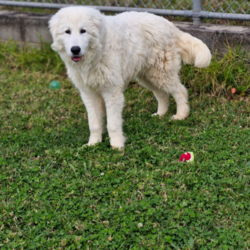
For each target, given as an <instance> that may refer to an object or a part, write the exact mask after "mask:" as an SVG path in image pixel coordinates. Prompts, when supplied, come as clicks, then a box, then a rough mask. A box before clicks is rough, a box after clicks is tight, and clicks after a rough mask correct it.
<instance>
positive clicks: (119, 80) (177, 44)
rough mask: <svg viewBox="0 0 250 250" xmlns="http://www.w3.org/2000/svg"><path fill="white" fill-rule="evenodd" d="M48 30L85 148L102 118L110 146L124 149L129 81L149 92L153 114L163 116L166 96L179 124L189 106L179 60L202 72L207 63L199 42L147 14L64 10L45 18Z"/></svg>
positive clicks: (96, 139) (98, 133)
mask: <svg viewBox="0 0 250 250" xmlns="http://www.w3.org/2000/svg"><path fill="white" fill-rule="evenodd" d="M49 27H50V31H51V34H52V37H53V44H52V49H53V50H55V51H57V52H58V53H59V55H60V56H61V58H62V60H63V61H64V62H65V64H66V67H67V71H68V76H69V78H70V79H71V80H72V82H73V83H74V85H75V86H76V87H77V89H78V90H79V91H80V94H81V98H82V100H83V103H84V104H85V106H86V109H87V112H88V120H89V129H90V138H89V142H88V145H94V144H96V143H98V142H101V141H102V132H103V117H104V115H105V113H106V115H107V128H108V133H109V137H110V143H111V145H112V147H114V148H122V147H124V143H125V137H124V136H123V132H122V109H123V105H124V95H123V92H124V90H125V89H126V87H127V85H128V84H129V82H130V81H131V80H132V79H135V78H137V79H138V81H139V84H141V85H142V86H144V87H146V88H147V89H149V90H151V91H153V93H154V95H155V97H156V99H157V101H158V110H157V112H156V113H155V114H154V115H159V116H162V115H164V114H165V113H166V112H167V110H168V106H169V94H171V95H172V96H173V97H174V99H175V101H176V103H177V113H176V115H174V116H173V117H172V119H175V120H180V119H185V118H186V117H187V116H188V114H189V105H188V92H187V89H186V88H185V87H184V86H183V85H182V84H181V82H180V78H179V75H178V73H179V70H180V67H181V60H183V62H184V63H189V64H191V63H193V64H194V65H195V66H196V67H207V66H208V65H209V63H210V60H211V54H210V51H209V49H208V48H207V46H206V45H205V44H204V43H203V42H202V41H200V40H199V39H197V38H195V37H193V36H191V35H189V34H187V33H184V32H182V31H180V30H179V29H178V28H176V27H175V26H174V25H173V24H172V23H171V22H169V21H167V20H166V19H164V18H162V17H159V16H155V15H152V14H149V13H138V12H125V13H122V14H119V15H116V16H105V15H102V14H101V13H100V12H99V11H98V10H95V9H93V8H87V7H81V6H77V7H66V8H63V9H61V10H59V11H58V12H57V13H56V14H55V15H54V16H53V17H52V18H51V20H50V21H49Z"/></svg>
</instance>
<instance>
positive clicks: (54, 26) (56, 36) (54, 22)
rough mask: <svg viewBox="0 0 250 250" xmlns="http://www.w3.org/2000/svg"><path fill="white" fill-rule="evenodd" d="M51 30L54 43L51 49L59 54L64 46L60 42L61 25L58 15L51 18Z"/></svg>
mask: <svg viewBox="0 0 250 250" xmlns="http://www.w3.org/2000/svg"><path fill="white" fill-rule="evenodd" d="M49 30H50V33H51V35H52V38H53V43H52V44H51V48H52V49H53V50H55V51H57V52H58V51H61V50H63V44H62V42H61V40H60V24H59V18H58V17H57V14H55V15H54V16H52V17H51V18H50V20H49Z"/></svg>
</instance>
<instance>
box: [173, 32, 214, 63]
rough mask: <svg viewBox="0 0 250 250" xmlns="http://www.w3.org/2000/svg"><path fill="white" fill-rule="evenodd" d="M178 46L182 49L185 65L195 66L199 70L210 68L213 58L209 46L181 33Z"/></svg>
mask: <svg viewBox="0 0 250 250" xmlns="http://www.w3.org/2000/svg"><path fill="white" fill-rule="evenodd" d="M177 46H178V47H179V48H180V53H181V56H182V60H183V62H184V63H185V64H194V66H195V67H198V68H205V67H207V66H209V64H210V61H211V57H212V56H211V53H210V50H209V49H208V47H207V45H206V44H204V43H203V42H202V41H201V40H199V39H197V38H195V37H193V36H191V35H189V34H188V33H185V32H182V31H179V35H178V37H177Z"/></svg>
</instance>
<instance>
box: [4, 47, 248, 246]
mask: <svg viewBox="0 0 250 250" xmlns="http://www.w3.org/2000/svg"><path fill="white" fill-rule="evenodd" d="M249 76H250V75H249V55H247V53H244V52H239V51H238V52H233V51H232V50H229V52H228V53H227V54H226V55H224V56H218V57H217V58H216V57H214V59H213V62H212V64H211V66H210V67H209V68H207V69H202V70H201V69H195V68H193V67H191V66H184V67H183V70H182V72H181V77H182V79H183V82H184V84H185V85H186V86H187V87H188V88H189V92H190V106H191V114H190V116H189V117H188V118H187V119H186V120H184V121H170V117H171V116H172V115H173V114H174V113H175V109H176V106H175V103H174V101H173V99H171V107H170V110H169V112H168V114H167V115H166V116H165V117H163V118H158V117H151V114H152V113H153V112H155V111H156V108H157V105H156V101H155V99H154V97H153V95H152V93H151V92H149V91H147V90H145V89H143V88H141V87H139V86H138V85H137V84H136V83H132V84H131V85H130V87H129V88H128V90H127V91H126V93H125V95H126V106H125V108H124V112H123V116H124V131H125V134H126V136H127V142H126V147H125V150H124V151H122V152H119V151H117V150H112V148H111V147H110V144H109V138H108V134H107V131H105V134H104V137H103V138H104V141H103V143H101V144H98V145H97V146H94V147H85V146H84V144H85V143H87V141H88V136H89V130H88V123H87V114H86V111H85V108H84V106H83V104H82V101H81V99H80V97H79V94H78V91H77V90H76V89H75V88H74V87H73V86H72V84H71V83H70V82H69V80H68V79H67V76H66V73H65V68H64V66H63V63H62V62H61V60H60V58H59V57H58V56H57V55H56V53H54V52H52V51H51V50H50V48H49V47H48V46H47V45H44V46H43V48H41V49H34V50H27V49H25V48H23V49H20V48H18V47H17V46H16V45H15V44H11V43H9V44H0V117H1V119H0V248H1V249H209V250H211V249H237V250H238V249H250V130H249V123H250V119H249V114H250V105H249V104H250V100H249V95H248V93H249V90H250V77H249ZM52 80H59V81H60V82H61V85H62V87H61V89H60V90H50V89H49V83H50V82H51V81H52ZM232 87H235V88H236V89H237V94H236V95H234V96H232V95H231V94H230V89H231V88H232ZM241 95H244V96H241ZM186 151H192V152H194V155H195V161H194V163H182V162H179V157H180V155H181V154H182V153H184V152H186Z"/></svg>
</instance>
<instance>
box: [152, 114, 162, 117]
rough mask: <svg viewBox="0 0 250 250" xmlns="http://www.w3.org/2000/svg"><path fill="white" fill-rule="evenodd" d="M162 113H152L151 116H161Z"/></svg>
mask: <svg viewBox="0 0 250 250" xmlns="http://www.w3.org/2000/svg"><path fill="white" fill-rule="evenodd" d="M164 115H165V113H162V114H161V113H154V114H152V115H151V116H152V117H154V116H160V117H161V116H164Z"/></svg>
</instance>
